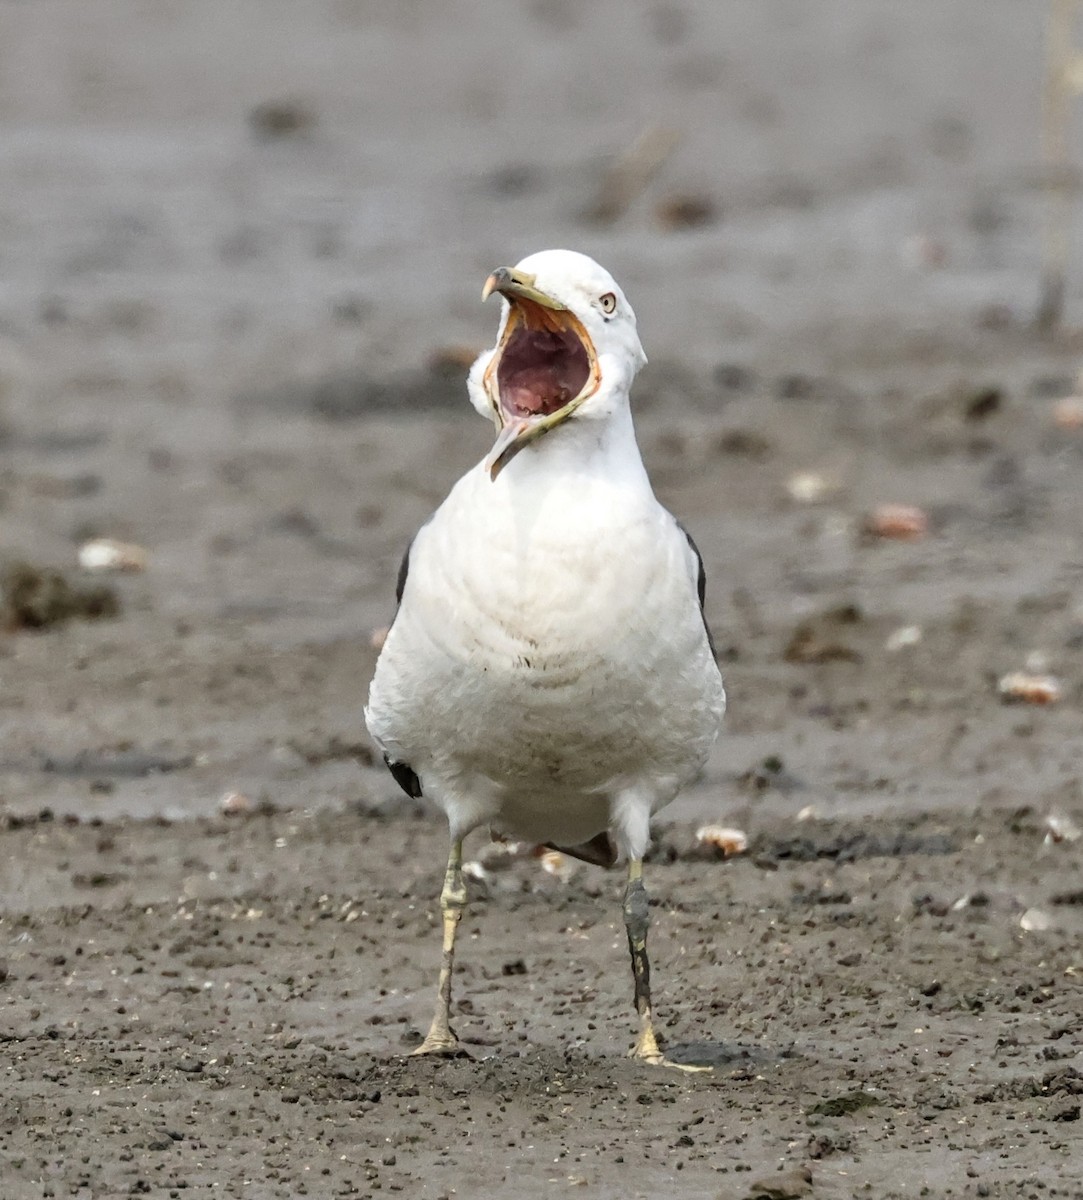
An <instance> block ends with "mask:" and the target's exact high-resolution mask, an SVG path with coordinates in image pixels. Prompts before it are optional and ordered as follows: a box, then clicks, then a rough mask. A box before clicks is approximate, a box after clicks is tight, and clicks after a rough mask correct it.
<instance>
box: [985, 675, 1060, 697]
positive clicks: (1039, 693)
mask: <svg viewBox="0 0 1083 1200" xmlns="http://www.w3.org/2000/svg"><path fill="white" fill-rule="evenodd" d="M997 691H998V692H999V693H1000V695H1001V697H1002V698H1003V699H1004V701H1005V703H1009V704H1011V703H1018V704H1056V703H1057V701H1058V700H1059V699H1060V695H1061V688H1060V682H1059V681H1058V680H1057V678H1056V677H1055V676H1053V675H1032V674H1030V673H1029V672H1028V671H1010V672H1009V673H1008V674H1007V675H1004V676H1002V677H1001V679H1000V682H999V683H998V684H997Z"/></svg>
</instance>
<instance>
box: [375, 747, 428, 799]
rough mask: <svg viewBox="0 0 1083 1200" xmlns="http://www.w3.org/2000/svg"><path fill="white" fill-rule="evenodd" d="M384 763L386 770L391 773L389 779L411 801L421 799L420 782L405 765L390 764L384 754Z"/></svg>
mask: <svg viewBox="0 0 1083 1200" xmlns="http://www.w3.org/2000/svg"><path fill="white" fill-rule="evenodd" d="M384 763H385V764H386V766H387V769H388V770H389V771H390V772H391V777H392V779H394V781H395V782H396V783H397V784H398V785H399V787H400V788H402V790H403V791H404V792H405V793H406V794H407V796H409V797H410V798H411V799H412V800H418V799H420V798H421V780H420V779H418V777H417V775H416V774H415V773H414V772H413V771H412V770H411V769H410V768H409V767H408V766H407V765H406V764H405V763H400V762H392V761H391V759H390V758H388V756H387V755H386V754H385V755H384Z"/></svg>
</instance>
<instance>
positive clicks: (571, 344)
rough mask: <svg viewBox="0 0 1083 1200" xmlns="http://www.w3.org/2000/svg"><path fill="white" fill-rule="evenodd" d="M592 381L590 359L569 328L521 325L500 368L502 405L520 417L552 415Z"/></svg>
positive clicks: (498, 370)
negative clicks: (589, 380)
mask: <svg viewBox="0 0 1083 1200" xmlns="http://www.w3.org/2000/svg"><path fill="white" fill-rule="evenodd" d="M589 378H590V359H589V357H588V355H587V351H586V348H585V347H584V345H583V343H582V342H581V341H580V340H579V338H578V337H577V336H576V335H575V334H574V333H573V332H572V331H571V330H568V329H559V330H554V329H531V328H529V327H528V326H526V325H519V326H518V327H517V328H516V329H515V330H514V332H513V333H512V335H511V337H510V338H509V339H508V341H507V343H506V344H505V346H504V349H503V352H502V353H501V355H500V363H499V365H498V367H497V381H498V383H499V385H500V403H501V406H502V407H503V409H504V411H505V412H507V413H510V414H511V415H512V416H517V417H536V416H549V415H550V414H551V413H555V412H559V411H560V409H562V408H563V407H564V406H565V405H566V404H569V403H571V401H572V400H574V399H575V398H576V396H578V395H579V393H580V392H581V391H582V390H583V388H584V387H585V386H586V383H587V380H588V379H589Z"/></svg>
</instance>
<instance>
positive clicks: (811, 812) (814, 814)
mask: <svg viewBox="0 0 1083 1200" xmlns="http://www.w3.org/2000/svg"><path fill="white" fill-rule="evenodd" d="M819 819H820V810H819V809H818V808H817V807H816V805H815V804H806V805H805V807H804V808H802V809H800V810H799V811H798V813H797V815H796V816H795V817H794V820H795V821H818V820H819Z"/></svg>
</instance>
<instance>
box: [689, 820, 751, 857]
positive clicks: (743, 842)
mask: <svg viewBox="0 0 1083 1200" xmlns="http://www.w3.org/2000/svg"><path fill="white" fill-rule="evenodd" d="M696 845H697V846H710V847H713V848H714V849H715V850H716V851H718V853H720V854H721V855H722V857H723V858H732V857H733V855H735V854H744V852H745V851H746V850H747V849H748V835H747V834H745V833H744V832H743V831H742V830H740V829H728V828H727V827H726V826H724V825H701V826H700V827H699V829H697V830H696Z"/></svg>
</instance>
